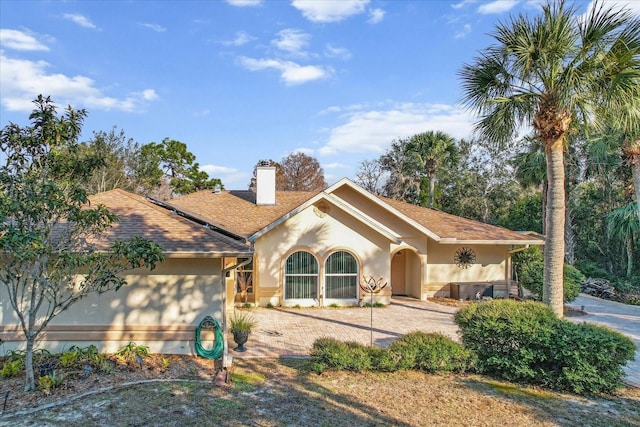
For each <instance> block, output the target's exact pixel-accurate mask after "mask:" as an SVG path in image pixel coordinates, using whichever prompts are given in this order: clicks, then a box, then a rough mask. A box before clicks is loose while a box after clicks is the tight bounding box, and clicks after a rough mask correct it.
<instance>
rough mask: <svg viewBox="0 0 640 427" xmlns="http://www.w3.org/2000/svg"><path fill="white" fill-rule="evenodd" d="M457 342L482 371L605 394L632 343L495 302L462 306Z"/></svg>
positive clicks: (617, 379)
mask: <svg viewBox="0 0 640 427" xmlns="http://www.w3.org/2000/svg"><path fill="white" fill-rule="evenodd" d="M455 320H456V323H457V324H458V325H459V326H460V329H461V333H462V342H463V343H464V345H465V346H466V347H467V348H468V349H470V350H472V351H473V352H474V353H476V355H477V356H478V360H477V367H478V370H479V371H480V372H481V373H485V374H489V375H494V376H497V377H499V378H503V379H506V380H510V381H516V382H524V383H527V384H534V385H541V386H544V387H547V388H551V389H555V390H560V391H570V392H573V393H580V394H585V393H602V392H607V393H610V392H612V391H614V390H615V389H617V388H618V387H620V385H621V384H622V378H623V375H624V372H623V371H622V366H624V365H625V364H626V362H627V361H628V360H632V359H633V356H634V352H635V344H634V343H633V341H631V340H630V339H629V338H627V337H625V336H624V335H622V334H620V333H618V332H615V331H612V330H610V329H608V328H604V327H600V326H595V325H590V324H573V323H571V322H569V321H566V320H562V319H559V318H557V317H556V316H555V315H554V314H553V311H552V310H551V308H550V307H547V306H546V305H543V304H541V303H537V302H533V301H528V302H516V301H509V300H496V301H491V302H487V303H482V304H472V305H468V306H466V307H463V308H462V309H461V310H460V311H459V312H458V313H457V314H456V316H455Z"/></svg>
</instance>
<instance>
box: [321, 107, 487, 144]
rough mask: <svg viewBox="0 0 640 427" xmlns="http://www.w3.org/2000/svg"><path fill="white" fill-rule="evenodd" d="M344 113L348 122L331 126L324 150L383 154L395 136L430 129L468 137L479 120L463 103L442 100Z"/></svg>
mask: <svg viewBox="0 0 640 427" xmlns="http://www.w3.org/2000/svg"><path fill="white" fill-rule="evenodd" d="M347 110H348V108H347ZM343 117H344V118H345V119H346V122H345V123H344V124H342V125H340V126H338V127H336V128H334V129H332V130H331V132H330V135H329V139H328V141H327V143H326V145H325V146H323V147H322V148H321V149H320V150H319V153H320V154H323V155H333V154H338V153H373V154H382V153H383V152H384V151H385V150H386V149H387V148H388V147H389V145H390V144H391V141H393V140H394V139H397V138H405V137H410V136H412V135H415V134H416V133H420V132H425V131H428V130H439V131H443V132H445V133H447V134H449V135H451V136H453V137H454V138H464V137H468V136H470V135H471V134H472V130H473V123H474V121H475V120H476V119H475V118H474V117H473V116H472V115H471V114H470V113H469V112H467V111H465V110H463V109H462V107H458V106H452V105H442V104H399V105H395V106H390V107H389V108H387V109H371V110H368V111H356V112H351V113H347V114H345V115H344V116H343Z"/></svg>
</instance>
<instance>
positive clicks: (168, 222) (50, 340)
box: [0, 190, 252, 354]
mask: <svg viewBox="0 0 640 427" xmlns="http://www.w3.org/2000/svg"><path fill="white" fill-rule="evenodd" d="M90 203H91V204H103V205H105V206H106V207H107V208H108V209H109V210H110V211H111V212H113V213H115V214H117V215H118V216H119V218H120V221H119V222H118V223H116V224H114V225H113V227H112V228H110V229H109V230H108V231H107V233H106V234H105V235H104V239H103V241H102V242H98V244H97V249H100V248H107V247H108V246H109V245H110V243H111V242H113V240H115V239H126V238H129V237H132V236H143V237H145V238H147V239H149V240H152V241H154V242H155V243H157V244H158V245H160V246H161V247H162V248H163V251H164V254H165V257H166V259H165V261H164V262H162V263H160V264H158V265H157V266H156V268H155V269H154V270H152V271H149V270H146V269H138V270H130V271H128V272H127V274H126V276H125V277H126V280H127V282H128V285H127V286H124V287H122V288H121V289H119V290H118V291H116V292H106V293H103V294H101V295H97V294H91V295H90V296H88V297H87V298H85V299H82V300H80V301H78V302H76V303H75V304H74V305H72V306H71V307H70V308H69V309H68V310H67V311H65V312H63V313H61V314H60V315H58V316H57V317H55V318H54V319H53V321H52V322H51V323H50V324H49V325H48V326H47V328H46V329H45V330H44V332H43V333H42V334H41V335H40V339H39V342H38V343H37V347H38V348H47V349H49V350H55V351H59V350H62V349H63V348H68V347H69V346H71V345H80V346H87V345H90V344H94V345H96V346H98V348H100V349H101V350H103V351H114V350H116V349H118V348H120V347H121V346H123V345H125V344H127V343H128V342H130V341H133V342H137V343H139V344H145V345H149V347H150V349H151V350H152V351H154V352H162V353H177V354H180V353H182V354H192V353H193V351H194V345H193V344H194V339H195V330H196V327H197V325H198V324H199V323H200V322H201V321H202V319H203V318H204V317H205V316H207V315H211V316H213V317H214V318H215V319H217V320H218V321H219V322H220V323H221V325H222V323H223V319H224V312H225V311H224V310H223V305H224V299H225V296H226V294H225V293H224V292H223V289H225V288H226V287H227V285H228V284H229V283H230V282H229V280H230V279H229V278H227V277H226V276H227V273H228V272H229V271H231V270H233V268H234V266H236V265H238V264H239V263H240V261H241V260H243V259H247V258H249V259H250V258H251V256H252V251H251V249H250V247H249V246H248V245H246V244H245V243H243V242H239V241H238V240H235V239H232V238H230V237H228V236H226V235H224V234H221V233H218V232H215V231H213V230H210V229H208V228H206V227H204V226H203V225H202V224H198V223H196V222H193V221H190V220H188V219H185V218H183V217H181V216H179V215H177V214H176V213H175V212H171V211H169V210H167V209H165V208H163V207H161V206H158V205H156V204H154V203H152V202H151V201H149V200H146V199H145V198H143V197H140V196H137V195H134V194H131V193H128V192H125V191H122V190H112V191H108V192H105V193H100V194H96V195H93V196H91V197H90ZM228 282H229V283H228ZM5 292H6V290H5V289H4V287H0V304H1V307H2V310H1V311H0V339H2V342H3V351H7V350H11V349H15V348H21V346H22V345H23V343H24V336H23V334H22V331H21V330H20V329H19V322H18V319H17V317H16V315H15V313H14V311H13V309H12V308H11V305H10V303H9V301H8V299H7V297H6V294H5ZM231 292H233V290H231ZM222 326H223V327H224V325H222Z"/></svg>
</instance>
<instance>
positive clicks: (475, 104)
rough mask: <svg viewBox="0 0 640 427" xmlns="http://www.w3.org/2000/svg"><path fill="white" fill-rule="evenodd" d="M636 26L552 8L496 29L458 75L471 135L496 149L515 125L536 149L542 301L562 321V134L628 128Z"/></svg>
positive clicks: (603, 9) (601, 6)
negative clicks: (473, 115) (542, 213)
mask: <svg viewBox="0 0 640 427" xmlns="http://www.w3.org/2000/svg"><path fill="white" fill-rule="evenodd" d="M639 30H640V21H639V20H638V19H637V18H635V17H634V16H633V15H632V13H631V12H630V11H629V10H620V9H613V8H610V7H607V6H606V4H605V3H604V2H596V3H595V4H594V5H593V7H592V8H591V10H590V11H588V12H587V14H586V15H584V16H580V15H579V14H578V13H577V11H576V10H575V8H573V7H569V6H567V5H566V2H565V1H563V0H559V1H557V2H553V3H547V4H546V5H544V6H543V8H542V14H541V15H537V16H534V17H531V18H530V17H528V16H524V15H520V16H518V17H512V18H511V19H510V20H508V21H506V22H503V23H500V24H498V25H497V26H496V30H495V32H494V33H493V34H492V36H493V38H494V39H495V44H494V45H492V46H489V47H488V48H486V49H484V50H483V51H482V52H481V55H480V56H479V57H477V58H476V59H475V61H474V62H473V63H471V64H467V65H465V66H464V67H463V68H462V71H461V72H460V75H461V78H462V85H463V92H464V101H465V103H466V104H467V105H468V106H469V107H470V108H471V109H473V110H474V111H476V112H477V113H478V114H479V115H480V119H479V121H478V123H477V125H476V129H477V130H478V132H479V133H480V134H481V135H482V136H483V137H484V138H485V139H487V140H490V141H495V142H496V144H498V145H499V146H507V145H509V144H510V143H512V142H513V139H514V136H515V135H516V132H517V131H518V130H519V128H520V127H521V126H522V125H528V126H532V127H533V129H534V131H535V136H536V137H537V138H539V139H540V141H542V142H543V145H544V150H545V154H546V165H547V174H546V175H547V181H548V184H549V186H548V192H547V203H546V221H545V234H546V244H545V257H544V260H545V261H544V292H543V301H544V302H546V303H547V304H549V305H551V307H552V308H553V309H554V312H555V313H556V314H558V315H559V316H562V302H563V295H562V281H563V261H564V252H565V240H564V239H565V211H566V209H565V207H566V206H565V201H566V198H565V196H566V195H565V191H564V185H565V165H564V150H565V144H567V142H568V140H567V135H568V134H569V132H571V131H573V130H574V129H576V128H583V129H585V128H587V127H589V128H596V129H603V128H604V127H605V125H606V124H607V123H609V124H610V123H611V122H612V121H614V122H615V123H616V125H617V126H621V127H624V128H632V129H636V128H637V125H636V123H637V122H638V121H639V120H640V117H639V114H638V108H637V105H638V101H637V97H638V93H639V90H638V83H639V76H640V57H639V55H638V53H639V52H640V31H639Z"/></svg>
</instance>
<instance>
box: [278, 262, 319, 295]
mask: <svg viewBox="0 0 640 427" xmlns="http://www.w3.org/2000/svg"><path fill="white" fill-rule="evenodd" d="M284 298H285V299H317V298H318V261H316V258H315V257H314V256H313V255H312V254H310V253H309V252H305V251H298V252H294V253H292V254H291V255H289V257H288V258H287V261H286V262H285V265H284Z"/></svg>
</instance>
